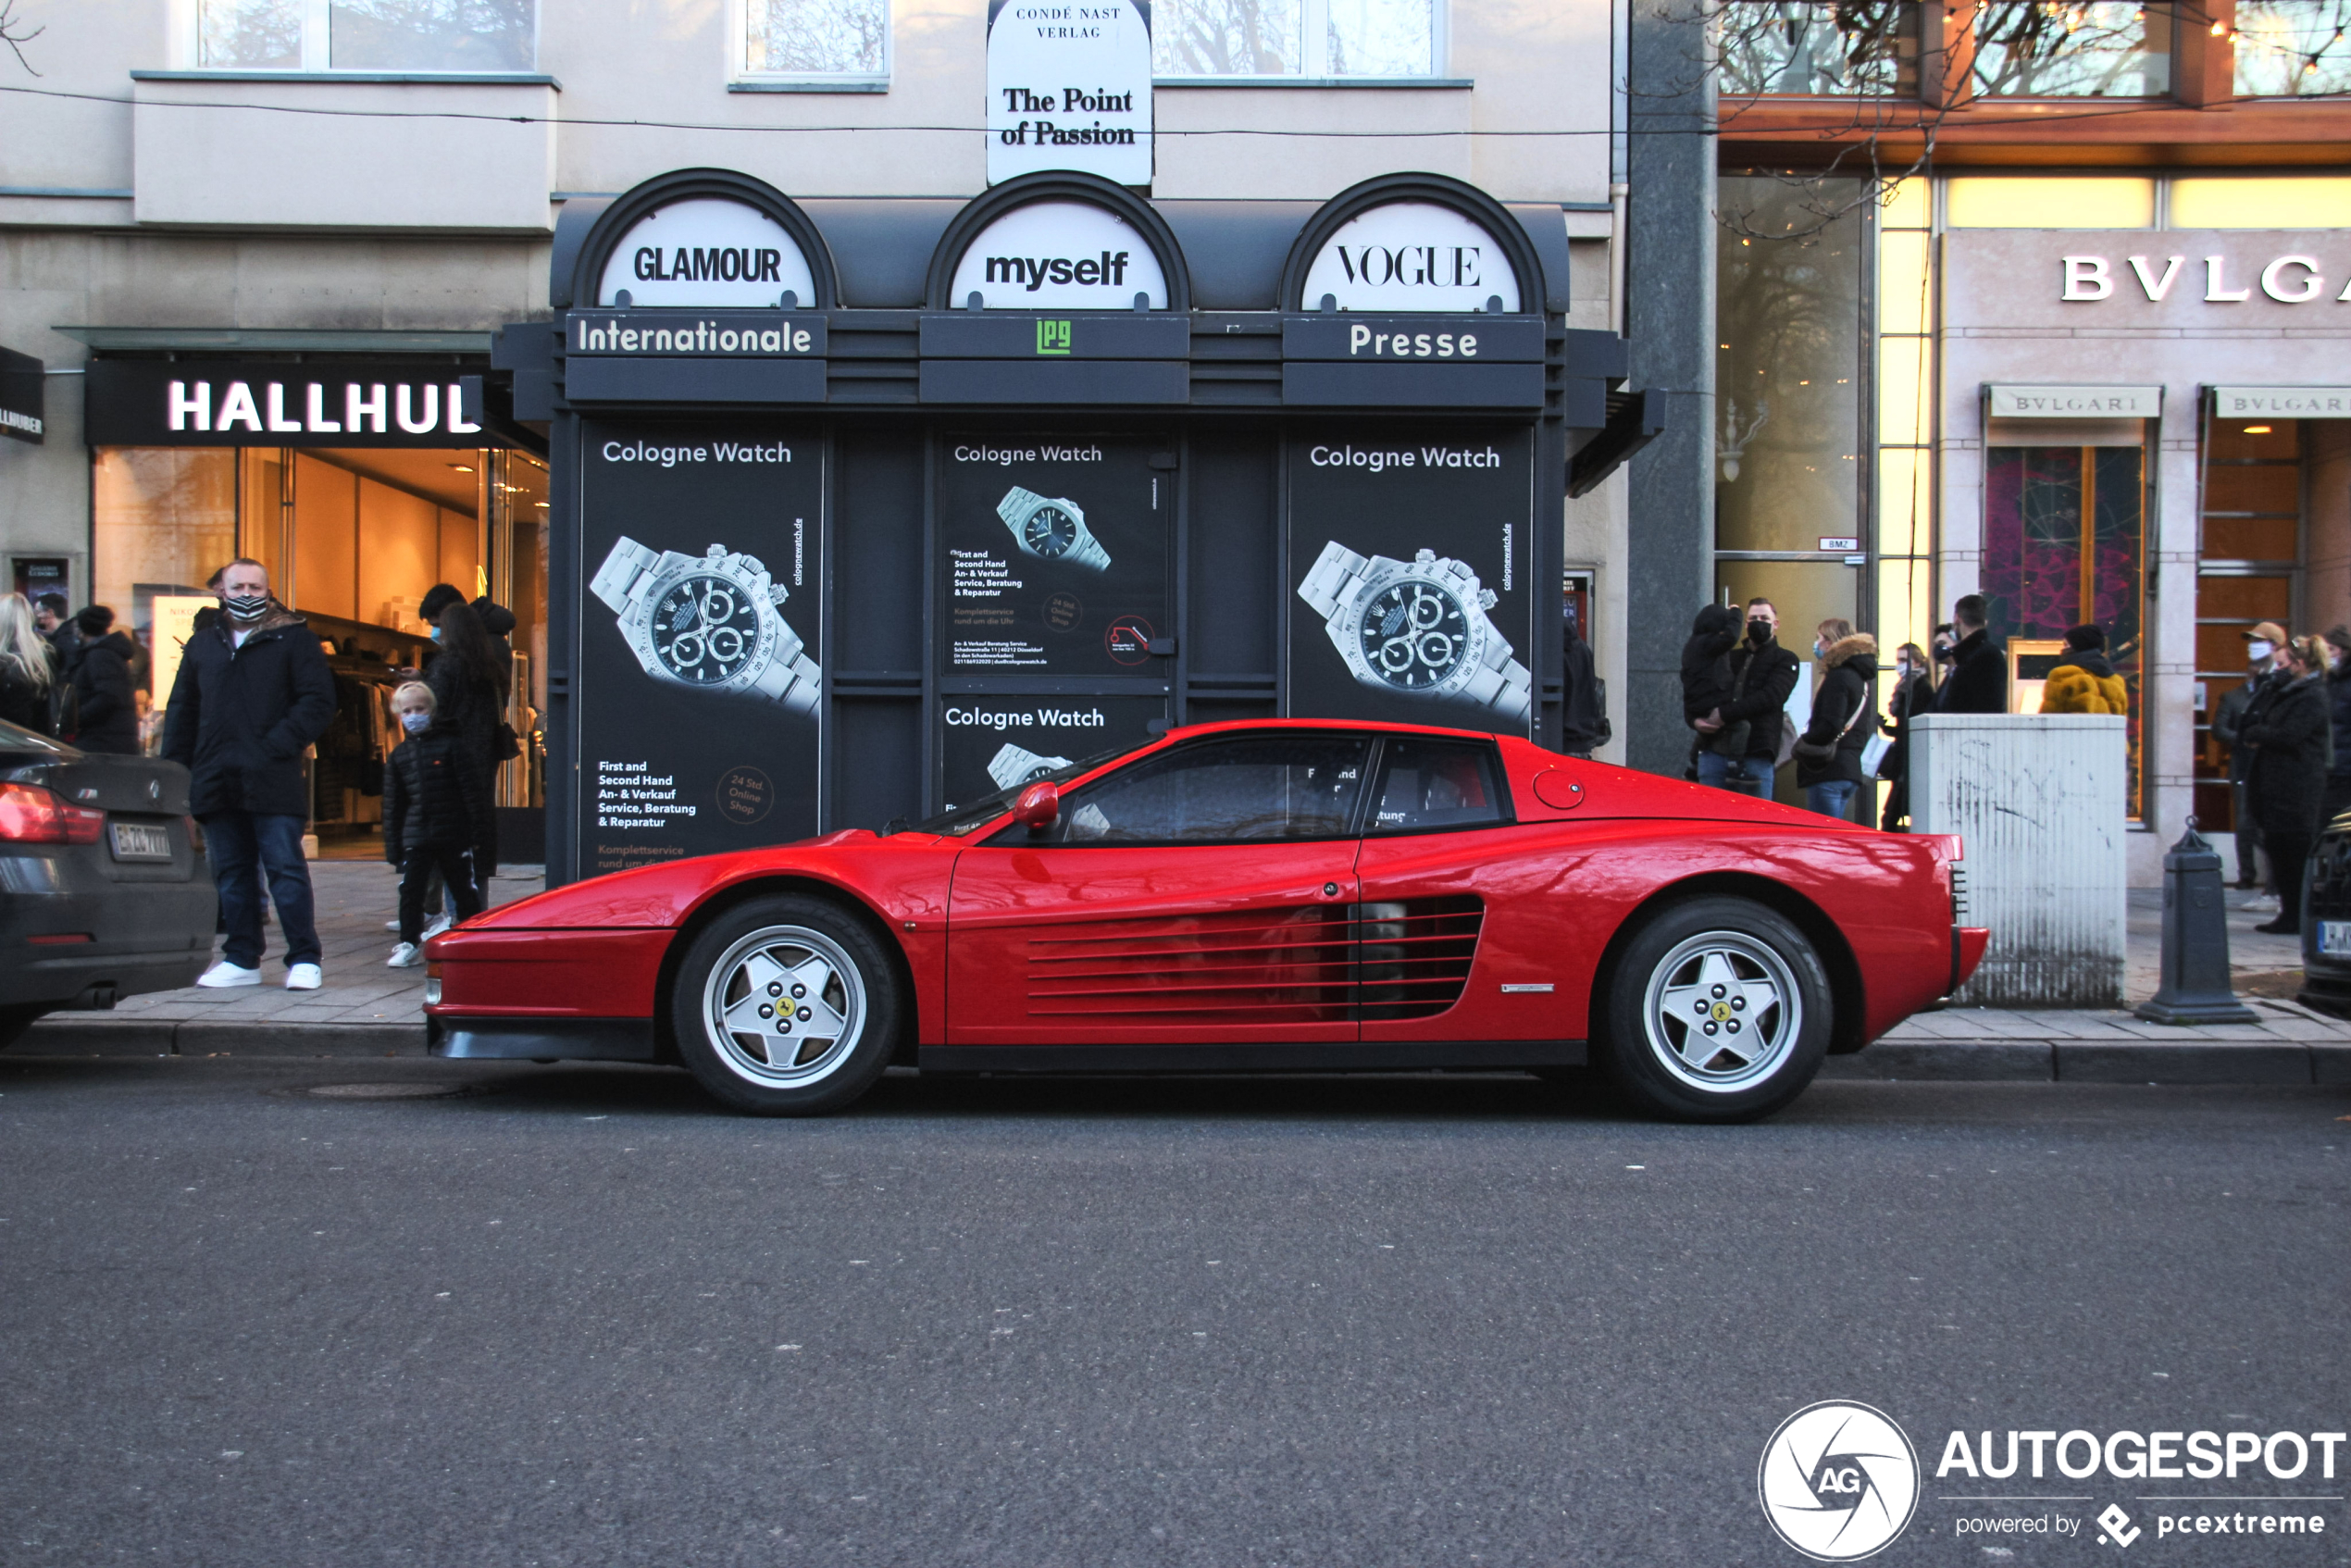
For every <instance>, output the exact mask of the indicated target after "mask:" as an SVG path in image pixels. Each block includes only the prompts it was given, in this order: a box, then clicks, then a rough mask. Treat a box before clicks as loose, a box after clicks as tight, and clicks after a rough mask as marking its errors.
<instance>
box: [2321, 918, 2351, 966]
mask: <svg viewBox="0 0 2351 1568" xmlns="http://www.w3.org/2000/svg"><path fill="white" fill-rule="evenodd" d="M2319 951H2320V952H2322V953H2325V954H2326V955H2327V956H2329V957H2331V958H2345V957H2351V920H2321V921H2320V922H2319Z"/></svg>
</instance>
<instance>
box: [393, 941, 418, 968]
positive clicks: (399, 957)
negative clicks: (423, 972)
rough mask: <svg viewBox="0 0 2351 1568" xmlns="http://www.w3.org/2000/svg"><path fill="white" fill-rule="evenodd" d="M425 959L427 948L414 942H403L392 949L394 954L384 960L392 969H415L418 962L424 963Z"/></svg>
mask: <svg viewBox="0 0 2351 1568" xmlns="http://www.w3.org/2000/svg"><path fill="white" fill-rule="evenodd" d="M424 961H425V950H424V949H423V948H420V947H418V946H417V944H416V943H414V942H402V943H401V944H400V945H399V946H398V947H396V948H393V949H392V956H391V957H390V958H387V959H385V960H384V964H385V966H386V967H387V968H392V969H414V968H415V967H416V966H417V964H422V963H423V962H424Z"/></svg>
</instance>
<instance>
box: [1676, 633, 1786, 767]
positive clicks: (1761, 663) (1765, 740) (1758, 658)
mask: <svg viewBox="0 0 2351 1568" xmlns="http://www.w3.org/2000/svg"><path fill="white" fill-rule="evenodd" d="M1779 629H1780V613H1779V611H1778V610H1776V609H1774V608H1773V604H1772V602H1771V601H1770V600H1769V599H1750V600H1748V602H1747V636H1746V637H1745V639H1743V640H1742V641H1740V642H1739V644H1738V646H1737V647H1735V648H1733V649H1732V650H1731V691H1732V695H1731V697H1730V700H1729V701H1727V702H1725V703H1723V705H1722V706H1721V707H1719V708H1717V709H1715V710H1714V712H1713V713H1711V714H1710V715H1708V716H1706V717H1704V718H1701V719H1695V720H1693V721H1692V722H1691V728H1694V729H1696V730H1697V731H1698V733H1699V734H1700V735H1706V736H1714V737H1717V738H1718V741H1719V738H1720V737H1722V736H1723V734H1725V733H1726V732H1727V733H1728V734H1731V735H1733V736H1735V735H1736V734H1737V732H1738V727H1739V726H1740V725H1742V724H1744V725H1745V726H1747V743H1746V744H1745V745H1743V746H1739V747H1736V748H1735V751H1736V753H1737V754H1736V755H1730V756H1726V755H1724V754H1723V753H1722V752H1720V751H1717V750H1715V749H1714V748H1713V747H1711V746H1710V747H1709V748H1708V749H1707V750H1705V751H1702V752H1700V753H1698V782H1699V783H1701V784H1711V785H1714V786H1717V787H1718V788H1728V789H1733V790H1739V791H1740V792H1741V793H1743V794H1749V795H1769V794H1770V793H1771V791H1772V776H1773V774H1774V773H1776V772H1777V771H1778V770H1779V765H1780V729H1781V727H1782V726H1783V725H1784V724H1785V723H1786V717H1785V714H1784V713H1783V712H1782V710H1783V709H1785V707H1786V706H1787V700H1788V694H1789V693H1790V692H1792V691H1795V690H1796V682H1797V676H1798V675H1799V674H1800V673H1801V670H1800V668H1799V667H1798V666H1797V662H1796V655H1795V654H1793V653H1789V652H1788V651H1787V650H1786V649H1785V648H1783V647H1781V646H1780V645H1779V643H1778V641H1776V639H1777V637H1778V635H1779Z"/></svg>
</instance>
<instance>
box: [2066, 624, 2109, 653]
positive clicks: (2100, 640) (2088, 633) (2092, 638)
mask: <svg viewBox="0 0 2351 1568" xmlns="http://www.w3.org/2000/svg"><path fill="white" fill-rule="evenodd" d="M2065 645H2066V646H2067V647H2069V648H2103V647H2105V646H2106V633H2105V632H2103V631H2101V630H2099V629H2098V628H2097V627H2096V626H2094V625H2089V624H2084V625H2082V626H2077V627H2075V628H2072V629H2071V630H2070V631H2068V632H2067V633H2066V634H2065Z"/></svg>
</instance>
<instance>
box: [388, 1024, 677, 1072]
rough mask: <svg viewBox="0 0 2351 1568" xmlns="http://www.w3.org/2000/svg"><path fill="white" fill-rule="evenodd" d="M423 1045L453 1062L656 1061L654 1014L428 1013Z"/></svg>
mask: <svg viewBox="0 0 2351 1568" xmlns="http://www.w3.org/2000/svg"><path fill="white" fill-rule="evenodd" d="M425 1049H426V1051H428V1052H430V1053H431V1054H433V1055H435V1056H445V1057H447V1058H449V1059H450V1060H451V1061H463V1062H479V1061H528V1062H548V1061H556V1062H656V1061H659V1060H660V1059H661V1053H660V1049H659V1046H658V1045H657V1043H656V1042H655V1040H654V1039H653V1020H652V1019H651V1018H466V1017H454V1018H453V1017H435V1016H433V1015H432V1014H426V1016H425Z"/></svg>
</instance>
